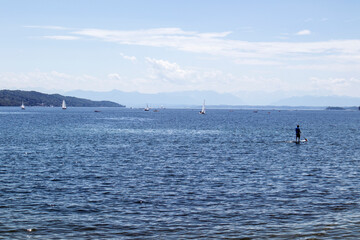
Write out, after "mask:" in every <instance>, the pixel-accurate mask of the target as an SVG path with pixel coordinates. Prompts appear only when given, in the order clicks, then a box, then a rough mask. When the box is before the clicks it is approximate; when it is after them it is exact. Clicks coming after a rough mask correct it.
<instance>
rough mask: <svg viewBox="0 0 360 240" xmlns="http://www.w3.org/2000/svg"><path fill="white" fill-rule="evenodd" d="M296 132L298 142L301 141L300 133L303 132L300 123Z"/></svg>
mask: <svg viewBox="0 0 360 240" xmlns="http://www.w3.org/2000/svg"><path fill="white" fill-rule="evenodd" d="M295 132H296V142H297V143H300V134H301V131H300V127H299V125H297V127H296V128H295Z"/></svg>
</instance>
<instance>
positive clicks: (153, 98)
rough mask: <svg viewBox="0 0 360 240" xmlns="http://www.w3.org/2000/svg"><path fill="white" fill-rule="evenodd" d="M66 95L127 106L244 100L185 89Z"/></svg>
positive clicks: (223, 102) (176, 105)
mask: <svg viewBox="0 0 360 240" xmlns="http://www.w3.org/2000/svg"><path fill="white" fill-rule="evenodd" d="M66 94H67V95H71V96H76V97H82V98H89V99H93V100H100V99H106V100H109V101H114V102H118V103H122V104H125V105H126V106H129V107H145V106H146V105H147V104H148V105H149V107H160V106H164V107H179V106H181V107H183V106H199V105H202V103H203V101H204V99H205V101H206V105H220V104H222V105H243V104H244V102H243V101H242V100H241V99H240V98H238V97H236V96H234V95H232V94H229V93H223V94H222V93H216V92H212V91H185V92H169V93H157V94H145V93H138V92H122V91H119V90H113V91H110V92H95V91H82V90H77V91H71V92H66Z"/></svg>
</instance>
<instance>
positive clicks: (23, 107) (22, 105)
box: [21, 102, 25, 110]
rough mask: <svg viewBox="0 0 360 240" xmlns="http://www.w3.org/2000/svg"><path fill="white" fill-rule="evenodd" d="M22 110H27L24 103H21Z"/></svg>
mask: <svg viewBox="0 0 360 240" xmlns="http://www.w3.org/2000/svg"><path fill="white" fill-rule="evenodd" d="M21 109H22V110H25V105H24V102H21Z"/></svg>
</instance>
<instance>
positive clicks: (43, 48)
mask: <svg viewBox="0 0 360 240" xmlns="http://www.w3.org/2000/svg"><path fill="white" fill-rule="evenodd" d="M359 12H360V2H359V1H351V0H348V1H330V0H329V1H321V0H319V1H285V0H284V1H270V0H267V1H265V0H263V1H256V0H255V1H230V0H221V1H220V0H218V1H215V0H206V1H205V0H204V1H203V0H197V1H186V0H183V1H151V0H147V1H137V0H134V1H110V0H103V1H100V0H98V1H94V0H93V1H91V0H88V1H81V0H77V1H66V0H63V1H55V0H54V1H45V0H44V1H36V0H34V1H16V0H13V1H10V0H9V1H6V0H5V1H4V0H3V1H1V8H0V28H1V32H0V39H1V40H0V43H1V44H0V51H1V56H2V57H1V59H0V88H1V89H4V88H7V89H23V90H41V91H47V92H56V91H59V92H64V91H71V90H76V89H82V90H93V91H110V90H113V89H117V90H121V91H127V92H132V91H137V92H143V93H157V92H175V91H189V90H200V91H205V90H206V91H216V92H220V93H232V94H234V95H238V96H251V95H256V96H260V97H261V96H262V95H266V94H268V95H269V94H270V95H271V94H273V95H274V94H278V95H281V96H284V97H285V96H287V97H288V96H301V95H314V96H326V95H339V96H353V97H355V96H358V92H359V89H360V31H359V27H358V26H360V16H359V14H358V13H359Z"/></svg>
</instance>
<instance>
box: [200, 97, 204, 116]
mask: <svg viewBox="0 0 360 240" xmlns="http://www.w3.org/2000/svg"><path fill="white" fill-rule="evenodd" d="M199 114H205V100H204V103H203V105H202V108H201V111H200V112H199Z"/></svg>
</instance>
